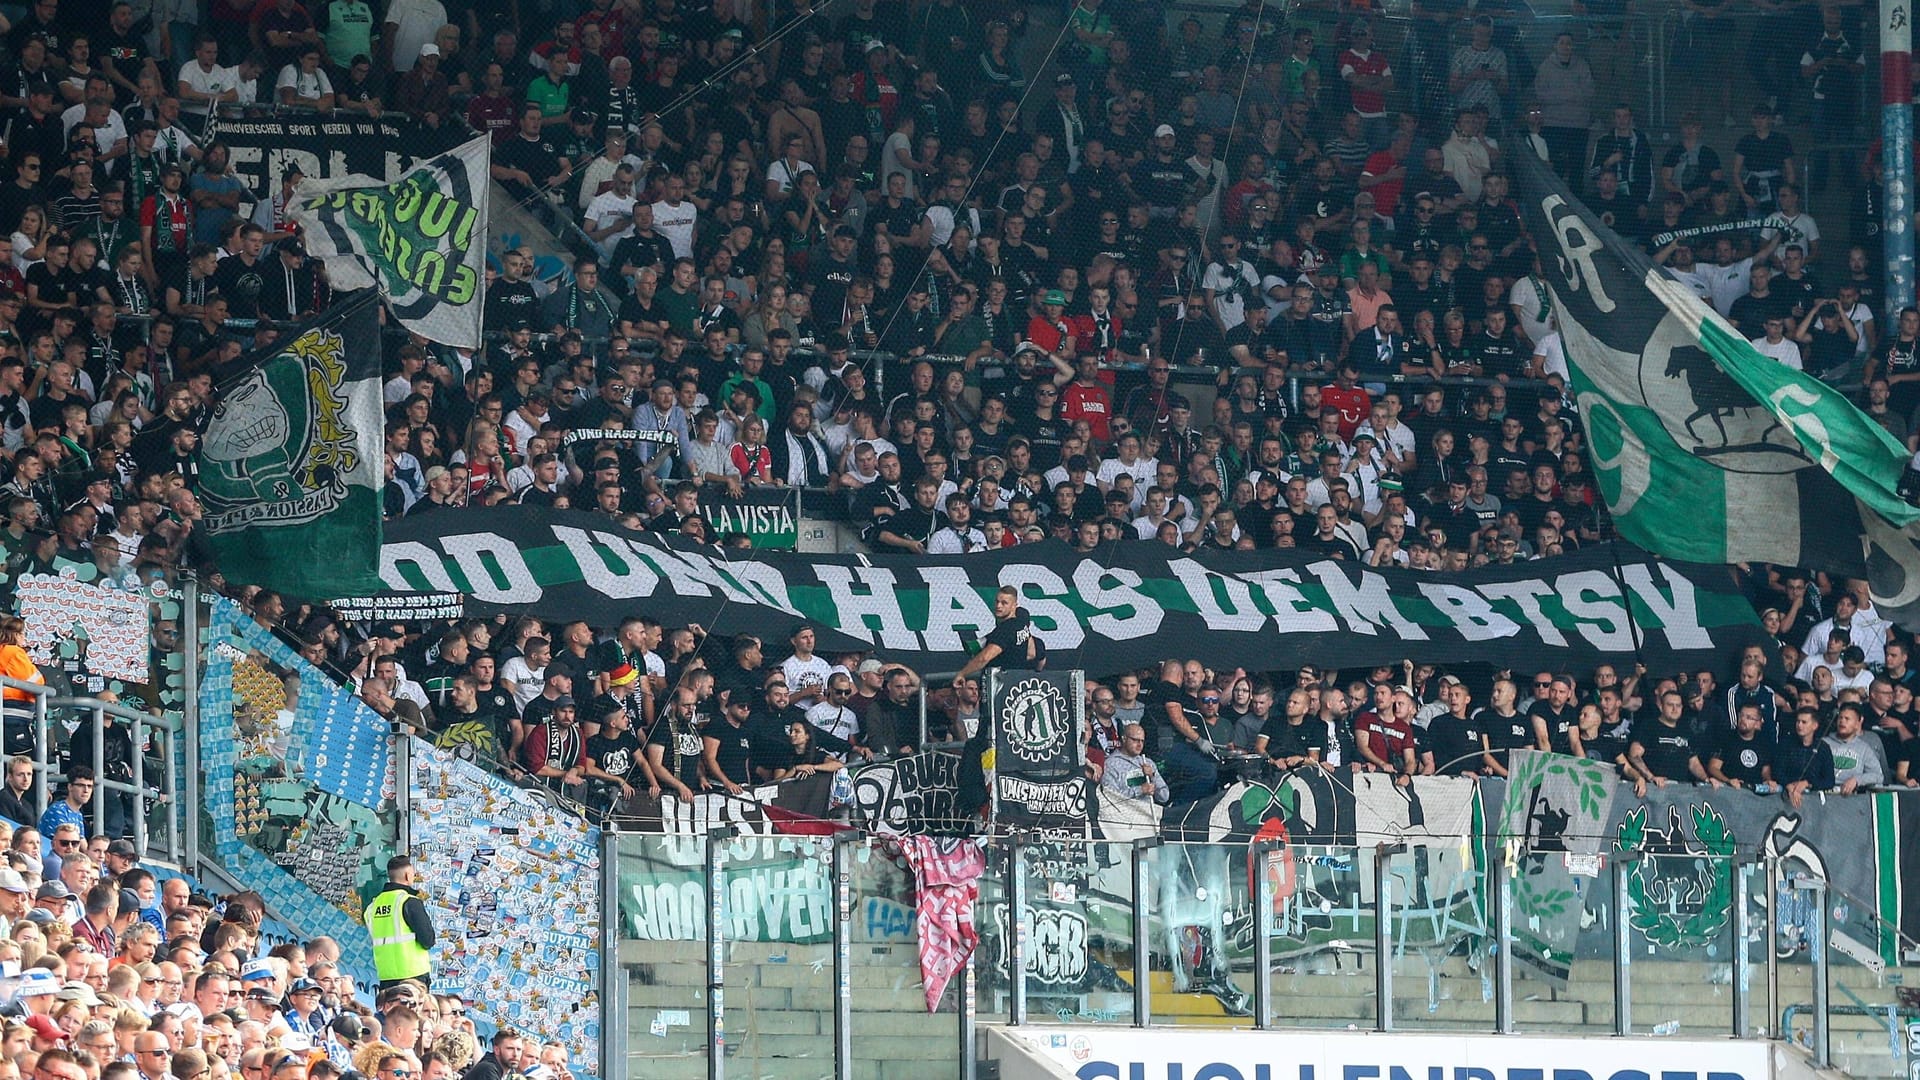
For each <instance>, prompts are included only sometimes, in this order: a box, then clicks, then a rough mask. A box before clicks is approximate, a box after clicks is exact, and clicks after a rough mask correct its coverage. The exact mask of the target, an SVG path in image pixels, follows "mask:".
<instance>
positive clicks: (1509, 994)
mask: <svg viewBox="0 0 1920 1080" xmlns="http://www.w3.org/2000/svg"><path fill="white" fill-rule="evenodd" d="M1513 853H1514V849H1513V844H1512V843H1511V842H1509V843H1507V844H1504V845H1502V846H1501V849H1500V852H1499V855H1498V857H1497V858H1495V859H1494V860H1493V886H1494V887H1493V937H1494V943H1493V1026H1494V1031H1495V1032H1497V1033H1499V1034H1501V1035H1511V1034H1513V898H1512V897H1511V896H1510V895H1508V894H1509V893H1510V892H1511V891H1512V882H1513Z"/></svg>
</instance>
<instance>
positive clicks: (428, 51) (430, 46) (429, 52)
mask: <svg viewBox="0 0 1920 1080" xmlns="http://www.w3.org/2000/svg"><path fill="white" fill-rule="evenodd" d="M420 55H421V56H439V55H440V46H438V45H435V44H434V43H433V42H431V41H429V42H427V43H426V44H424V45H422V46H420Z"/></svg>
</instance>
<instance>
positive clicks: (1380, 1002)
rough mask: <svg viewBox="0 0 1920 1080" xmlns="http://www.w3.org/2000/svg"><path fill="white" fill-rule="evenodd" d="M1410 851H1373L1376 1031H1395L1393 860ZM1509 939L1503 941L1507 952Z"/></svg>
mask: <svg viewBox="0 0 1920 1080" xmlns="http://www.w3.org/2000/svg"><path fill="white" fill-rule="evenodd" d="M1406 850H1407V845H1406V844H1404V843H1398V844H1389V843H1382V844H1380V845H1379V846H1378V847H1376V848H1374V849H1373V1010H1374V1011H1373V1016H1374V1020H1373V1030H1375V1031H1392V1030H1393V875H1392V874H1391V873H1389V872H1388V867H1389V866H1390V865H1391V864H1392V862H1393V857H1394V856H1395V855H1399V854H1401V853H1403V852H1405V851H1406ZM1508 940H1509V939H1508V938H1505V937H1503V938H1501V939H1500V943H1501V945H1502V946H1503V947H1502V949H1501V952H1503V953H1504V952H1505V951H1506V949H1505V948H1504V946H1505V945H1506V943H1507V941H1508Z"/></svg>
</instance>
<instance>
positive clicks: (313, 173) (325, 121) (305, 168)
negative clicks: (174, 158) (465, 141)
mask: <svg viewBox="0 0 1920 1080" xmlns="http://www.w3.org/2000/svg"><path fill="white" fill-rule="evenodd" d="M464 130H465V129H464V128H463V129H462V131H464ZM459 136H460V132H454V131H446V132H442V131H436V130H434V129H433V128H429V127H426V126H424V125H422V124H417V123H415V122H414V121H412V120H411V119H408V118H407V116H406V115H404V114H401V113H387V114H385V115H383V116H381V117H379V118H378V119H375V118H372V117H366V116H361V117H354V118H349V117H347V116H346V115H344V114H333V115H329V116H319V115H313V116H284V117H246V118H238V119H222V120H220V121H218V122H217V123H216V124H215V125H214V137H215V138H217V139H219V140H220V141H221V142H223V143H225V144H226V145H227V147H228V148H229V149H230V150H231V151H232V157H231V158H230V159H229V160H230V161H231V162H232V168H233V173H234V175H235V176H238V177H239V178H240V179H241V180H242V181H244V182H245V183H246V185H247V190H246V194H245V195H244V196H243V198H245V199H246V200H247V201H249V202H258V201H260V200H262V199H271V198H273V197H274V196H275V195H277V194H278V193H279V191H280V178H281V177H282V176H283V175H285V173H286V170H287V166H289V165H298V166H299V167H300V174H301V175H302V176H305V177H307V178H309V179H314V180H327V179H336V178H340V177H346V176H351V175H353V174H354V173H360V174H362V175H365V176H372V177H376V178H379V179H383V180H393V179H396V178H398V177H399V175H400V173H401V171H402V170H404V169H405V168H406V167H407V166H409V165H411V164H413V163H414V162H416V161H419V160H422V159H424V158H429V157H432V156H433V155H435V154H437V153H439V152H440V151H442V150H445V149H448V148H449V147H451V146H452V145H454V144H456V143H458V142H460V141H461V140H460V137H459Z"/></svg>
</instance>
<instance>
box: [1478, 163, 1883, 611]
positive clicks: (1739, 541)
mask: <svg viewBox="0 0 1920 1080" xmlns="http://www.w3.org/2000/svg"><path fill="white" fill-rule="evenodd" d="M1514 170H1515V173H1516V179H1517V181H1518V183H1519V188H1518V190H1519V191H1520V193H1521V198H1520V206H1521V213H1522V215H1523V217H1524V219H1525V222H1526V225H1527V229H1528V231H1529V232H1530V233H1531V234H1532V235H1533V238H1534V241H1535V245H1536V247H1537V249H1538V251H1539V254H1540V264H1541V270H1542V275H1541V276H1542V277H1543V278H1544V279H1545V281H1546V283H1547V286H1548V288H1549V290H1550V291H1551V292H1552V294H1553V301H1554V310H1555V312H1556V315H1557V317H1558V320H1559V328H1560V333H1561V337H1562V341H1563V344H1564V346H1565V351H1566V356H1567V367H1568V370H1569V372H1570V373H1571V376H1572V385H1571V387H1570V389H1571V392H1572V394H1573V397H1574V401H1575V403H1576V405H1577V407H1578V409H1579V412H1580V416H1581V419H1582V421H1583V422H1584V423H1585V424H1586V426H1587V432H1588V442H1589V450H1588V455H1589V458H1590V460H1591V461H1592V463H1593V467H1594V473H1595V475H1596V477H1597V478H1598V480H1599V485H1600V491H1601V494H1602V495H1603V496H1604V497H1605V498H1606V501H1607V508H1608V509H1609V510H1610V511H1611V512H1612V513H1613V517H1614V521H1615V523H1616V526H1617V527H1618V529H1619V531H1620V535H1621V536H1623V537H1625V538H1626V539H1628V540H1631V541H1633V542H1634V543H1636V544H1639V545H1640V546H1642V547H1645V548H1647V549H1648V550H1650V551H1655V552H1658V553H1660V554H1663V555H1667V556H1670V557H1673V558H1677V559H1685V560H1688V561H1693V562H1703V563H1732V562H1745V561H1754V562H1770V563H1780V564H1784V565H1788V566H1805V567H1811V568H1814V569H1818V570H1826V571H1828V572H1830V573H1835V574H1843V575H1846V576H1849V577H1868V578H1870V580H1871V581H1872V583H1873V586H1874V592H1875V594H1876V596H1879V597H1882V598H1884V599H1883V601H1882V602H1881V603H1880V605H1879V607H1880V610H1881V613H1882V614H1883V615H1886V616H1888V617H1889V618H1895V619H1900V618H1902V617H1903V614H1904V615H1907V617H1909V618H1911V617H1912V615H1916V614H1920V549H1915V548H1914V546H1913V543H1912V541H1911V540H1910V539H1907V538H1906V535H1905V533H1904V532H1903V530H1907V529H1908V528H1909V527H1910V526H1914V524H1915V522H1916V521H1920V509H1916V508H1915V507H1913V506H1911V505H1909V504H1908V503H1907V502H1906V501H1905V500H1903V499H1902V498H1901V497H1900V496H1899V494H1898V488H1899V484H1900V479H1901V476H1902V475H1903V473H1904V471H1905V469H1906V464H1907V460H1908V456H1909V455H1908V454H1907V451H1906V449H1905V447H1903V446H1902V445H1901V444H1900V443H1899V441H1898V440H1896V439H1894V438H1893V436H1892V435H1890V434H1888V432H1887V431H1886V429H1885V428H1882V427H1881V426H1880V425H1879V424H1876V423H1874V422H1873V420H1872V419H1870V418H1869V417H1868V416H1867V415H1866V414H1865V413H1863V412H1861V411H1860V410H1859V409H1858V408H1856V407H1855V406H1854V405H1853V403H1852V402H1850V401H1848V400H1847V399H1846V397H1845V396H1843V395H1842V394H1840V393H1839V392H1838V391H1836V390H1834V389H1833V388H1832V387H1830V386H1827V385H1825V384H1824V383H1821V382H1820V381H1819V380H1817V379H1815V378H1813V377H1812V376H1810V375H1807V374H1805V373H1803V372H1800V371H1795V370H1794V369H1792V368H1789V367H1787V366H1785V365H1784V364H1781V363H1779V362H1778V361H1776V360H1774V359H1773V358H1771V357H1768V356H1765V355H1762V354H1761V353H1760V352H1759V351H1758V350H1756V349H1755V348H1754V347H1753V346H1752V344H1750V343H1749V342H1748V341H1747V340H1746V339H1745V338H1743V337H1742V336H1741V335H1740V333H1739V332H1738V331H1736V330H1735V329H1734V328H1733V327H1732V325H1731V324H1729V323H1728V322H1727V321H1726V320H1725V319H1724V318H1722V317H1721V316H1720V314H1719V313H1718V312H1716V311H1714V310H1713V308H1711V307H1710V306H1708V305H1707V304H1706V303H1705V302H1704V301H1702V300H1701V299H1700V298H1699V297H1698V296H1696V295H1695V294H1694V293H1693V292H1692V290H1690V289H1688V288H1687V287H1686V286H1684V285H1682V284H1680V283H1679V282H1678V281H1677V280H1675V279H1674V278H1673V277H1672V276H1671V275H1670V274H1669V273H1668V272H1667V271H1666V270H1664V269H1662V268H1661V267H1659V266H1656V265H1654V264H1653V263H1652V262H1651V261H1650V260H1648V259H1647V258H1646V257H1645V256H1644V255H1642V254H1641V253H1640V252H1639V251H1638V250H1636V249H1635V248H1634V247H1633V246H1632V245H1630V244H1628V243H1627V242H1626V241H1624V240H1622V239H1620V237H1619V236H1617V235H1615V234H1614V233H1613V231H1612V230H1610V229H1608V228H1606V227H1605V226H1603V225H1601V224H1600V223H1599V222H1598V221H1597V220H1596V219H1595V218H1594V216H1593V215H1592V214H1591V213H1590V212H1589V211H1588V210H1587V209H1586V208H1585V207H1584V206H1582V205H1581V204H1580V203H1579V202H1578V201H1577V200H1576V199H1575V198H1574V197H1573V196H1572V194H1571V193H1569V192H1568V191H1567V189H1566V187H1565V186H1564V185H1563V184H1562V183H1561V182H1560V180H1559V178H1558V177H1556V176H1554V175H1553V174H1552V173H1551V172H1550V171H1549V170H1548V169H1547V168H1546V167H1545V165H1544V164H1543V163H1541V162H1540V161H1538V160H1537V159H1536V158H1535V157H1534V156H1532V155H1529V154H1519V155H1516V156H1515V158H1514ZM1915 531H1916V532H1917V533H1920V529H1916V530H1915ZM1901 563H1912V564H1913V565H1914V566H1915V567H1916V569H1914V570H1913V571H1911V572H1908V573H1902V572H1901V571H1900V565H1899V564H1901ZM1909 580H1911V582H1912V585H1911V586H1908V585H1907V584H1906V582H1907V581H1909ZM1909 607H1911V608H1913V609H1914V610H1913V611H1912V612H1911V613H1910V614H1909V613H1907V612H1904V611H1903V610H1902V609H1904V608H1909Z"/></svg>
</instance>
